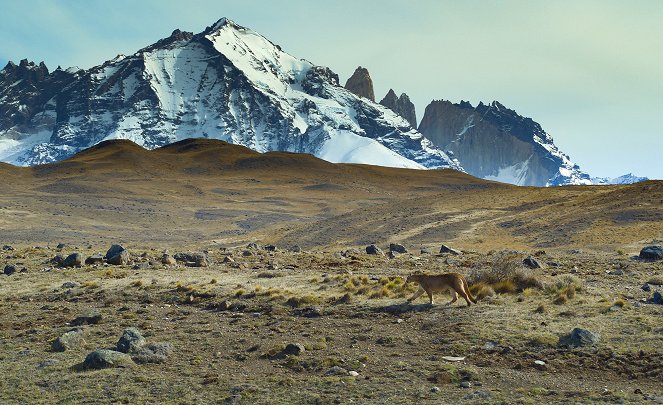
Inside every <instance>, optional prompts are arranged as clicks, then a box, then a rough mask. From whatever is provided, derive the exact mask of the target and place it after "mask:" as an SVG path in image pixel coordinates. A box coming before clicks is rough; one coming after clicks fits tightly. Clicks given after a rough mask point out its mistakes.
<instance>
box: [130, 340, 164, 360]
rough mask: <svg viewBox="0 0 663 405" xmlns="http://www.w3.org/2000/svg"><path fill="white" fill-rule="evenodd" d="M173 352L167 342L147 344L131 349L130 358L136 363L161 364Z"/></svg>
mask: <svg viewBox="0 0 663 405" xmlns="http://www.w3.org/2000/svg"><path fill="white" fill-rule="evenodd" d="M172 351H173V345H171V344H170V343H167V342H160V343H148V344H145V345H143V346H140V347H138V348H136V349H132V351H131V352H130V353H131V358H132V359H133V361H135V362H136V363H141V364H142V363H163V362H165V361H166V360H167V359H168V356H170V353H171V352H172Z"/></svg>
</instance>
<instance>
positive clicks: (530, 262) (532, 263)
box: [523, 256, 541, 269]
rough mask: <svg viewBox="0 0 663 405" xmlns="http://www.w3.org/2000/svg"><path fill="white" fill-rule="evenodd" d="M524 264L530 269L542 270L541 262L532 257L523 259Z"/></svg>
mask: <svg viewBox="0 0 663 405" xmlns="http://www.w3.org/2000/svg"><path fill="white" fill-rule="evenodd" d="M523 264H524V265H525V266H527V267H529V268H530V269H540V268H541V263H539V261H538V260H536V259H535V258H533V257H532V256H527V257H526V258H525V259H523Z"/></svg>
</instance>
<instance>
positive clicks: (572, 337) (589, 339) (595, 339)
mask: <svg viewBox="0 0 663 405" xmlns="http://www.w3.org/2000/svg"><path fill="white" fill-rule="evenodd" d="M600 340H601V335H599V334H598V333H595V332H592V331H589V330H587V329H581V328H575V329H573V330H572V331H571V333H569V334H568V335H564V336H561V337H560V338H559V343H558V345H559V346H566V347H591V346H596V345H597V344H598V343H599V341H600Z"/></svg>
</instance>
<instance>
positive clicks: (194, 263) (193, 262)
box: [174, 252, 210, 267]
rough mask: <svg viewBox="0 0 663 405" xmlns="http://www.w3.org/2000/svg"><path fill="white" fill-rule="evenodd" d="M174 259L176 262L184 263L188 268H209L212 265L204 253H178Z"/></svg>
mask: <svg viewBox="0 0 663 405" xmlns="http://www.w3.org/2000/svg"><path fill="white" fill-rule="evenodd" d="M174 257H175V260H177V261H178V262H184V264H185V265H186V266H188V267H208V266H209V265H210V261H209V259H208V258H207V255H206V254H205V253H202V252H193V253H192V252H187V253H176V254H175V256H174Z"/></svg>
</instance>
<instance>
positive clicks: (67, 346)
mask: <svg viewBox="0 0 663 405" xmlns="http://www.w3.org/2000/svg"><path fill="white" fill-rule="evenodd" d="M84 344H85V340H84V339H83V331H81V330H72V331H69V332H66V333H63V334H62V336H60V337H59V338H57V339H55V340H54V341H53V343H52V345H51V346H52V347H53V350H54V351H56V352H64V351H67V350H71V349H75V348H77V347H80V346H82V345H84Z"/></svg>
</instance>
